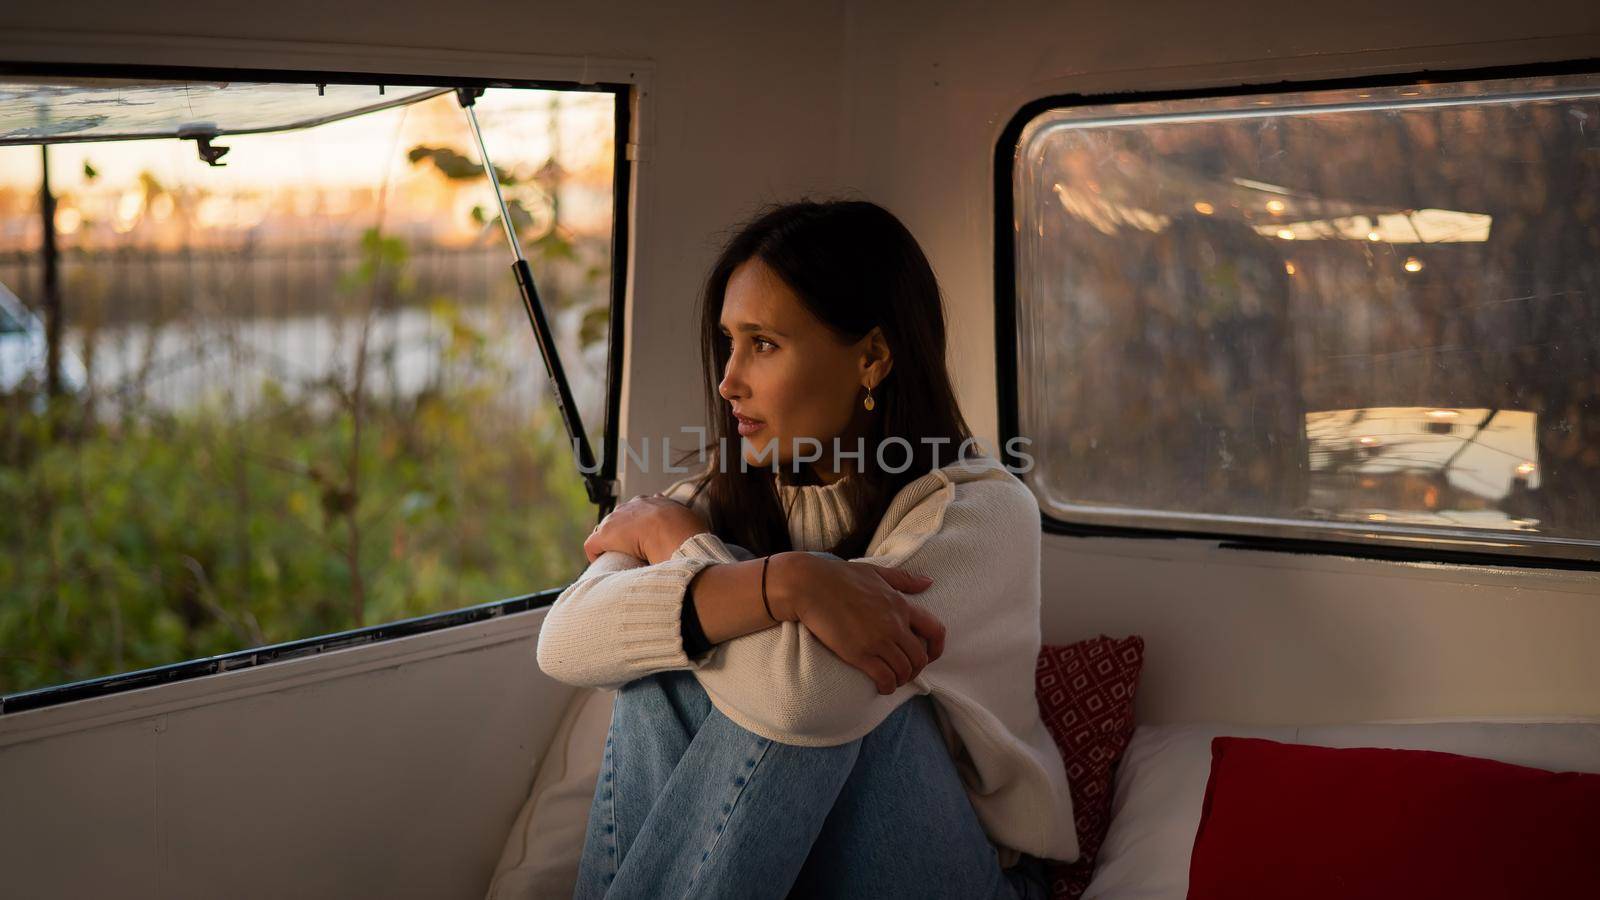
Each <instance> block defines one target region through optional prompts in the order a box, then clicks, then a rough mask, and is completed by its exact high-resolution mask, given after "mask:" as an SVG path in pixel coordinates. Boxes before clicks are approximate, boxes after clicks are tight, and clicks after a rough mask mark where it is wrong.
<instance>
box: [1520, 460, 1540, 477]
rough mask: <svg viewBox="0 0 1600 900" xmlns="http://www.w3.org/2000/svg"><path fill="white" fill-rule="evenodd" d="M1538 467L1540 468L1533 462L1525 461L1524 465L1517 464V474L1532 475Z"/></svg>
mask: <svg viewBox="0 0 1600 900" xmlns="http://www.w3.org/2000/svg"><path fill="white" fill-rule="evenodd" d="M1536 468H1538V467H1537V466H1535V465H1534V464H1533V463H1531V462H1525V463H1523V464H1522V465H1520V466H1517V474H1519V475H1532V474H1533V470H1534V469H1536Z"/></svg>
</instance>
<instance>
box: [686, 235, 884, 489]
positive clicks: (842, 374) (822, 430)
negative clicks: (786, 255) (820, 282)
mask: <svg viewBox="0 0 1600 900" xmlns="http://www.w3.org/2000/svg"><path fill="white" fill-rule="evenodd" d="M721 326H722V335H723V340H724V341H731V353H730V355H729V357H728V365H727V369H726V370H725V371H724V372H723V375H722V381H721V383H720V384H718V385H717V391H718V393H720V394H721V395H722V397H723V399H725V400H727V401H728V402H729V403H730V404H732V406H733V411H734V413H735V414H736V415H737V416H738V417H739V434H740V436H741V438H742V440H741V442H740V443H741V447H742V454H743V456H744V459H745V461H746V463H747V464H749V465H751V466H769V467H770V466H771V465H772V464H773V462H774V459H776V461H777V463H778V464H779V465H781V466H783V467H784V468H790V467H791V460H793V459H794V458H795V457H796V456H797V455H798V456H799V457H801V458H803V459H812V458H815V457H816V456H817V455H818V450H819V448H818V446H817V445H813V444H811V443H810V442H807V441H801V439H803V438H813V439H815V440H816V441H817V442H818V444H820V452H821V459H820V460H819V461H818V462H816V463H814V464H813V466H814V468H815V469H816V472H817V476H818V477H819V478H820V479H821V480H823V481H825V482H832V481H834V480H836V479H837V478H838V477H839V476H840V475H842V474H843V472H841V471H840V470H839V468H838V466H837V465H836V464H835V462H834V459H833V449H834V438H835V437H838V438H839V439H840V446H841V448H842V449H844V450H846V451H854V450H855V449H856V448H855V441H854V440H848V439H846V436H847V435H848V434H850V433H851V422H852V417H853V416H855V415H856V414H857V410H860V409H861V404H860V402H859V400H858V398H859V397H860V396H861V389H862V388H863V387H866V386H869V385H870V386H874V387H875V386H876V385H877V384H878V383H879V382H880V381H882V380H883V376H884V375H887V374H888V372H889V364H890V360H889V358H888V348H887V346H886V345H885V344H884V342H883V338H882V335H881V332H879V330H878V329H876V328H875V329H873V331H872V333H871V334H868V335H867V336H866V337H863V338H862V339H861V340H859V341H855V342H850V343H846V342H844V341H841V339H840V338H839V337H838V336H837V335H836V334H835V333H834V332H833V331H832V330H830V329H829V328H828V326H826V325H824V324H823V323H822V321H821V320H819V319H817V318H816V317H815V316H813V315H812V314H811V313H810V312H809V311H807V310H806V308H805V306H804V305H803V304H802V303H801V302H800V298H799V297H797V296H795V293H794V291H793V290H791V289H790V288H789V286H788V285H787V284H785V283H784V282H783V279H781V278H779V277H778V276H777V275H776V274H775V273H774V272H773V271H772V269H770V268H769V267H768V266H767V265H766V264H765V263H763V262H762V261H761V260H759V259H752V260H750V261H748V262H746V263H744V264H743V265H741V266H739V267H738V268H737V269H735V270H734V271H733V275H732V277H730V278H729V279H728V287H727V290H726V292H725V293H724V294H723V302H722V319H721ZM862 413H863V414H867V415H870V413H865V411H864V410H862ZM796 441H801V443H799V444H798V446H797V445H796ZM774 444H775V446H774ZM868 452H871V450H870V449H869V450H868Z"/></svg>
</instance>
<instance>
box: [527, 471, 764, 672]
mask: <svg viewBox="0 0 1600 900" xmlns="http://www.w3.org/2000/svg"><path fill="white" fill-rule="evenodd" d="M688 484H689V482H688V481H687V480H685V481H680V482H678V483H677V484H674V485H673V486H672V487H670V488H668V489H667V491H666V492H664V493H665V494H666V495H667V496H668V497H671V498H673V499H675V500H677V501H678V502H680V503H683V502H686V499H687V497H688ZM749 557H750V554H749V551H746V550H744V548H742V547H738V546H736V545H729V544H725V543H723V542H722V541H721V540H720V539H718V538H717V537H715V536H714V535H712V534H710V533H708V532H702V533H700V534H697V535H694V536H693V537H690V538H688V539H687V540H685V541H684V542H683V544H681V545H680V546H679V547H678V549H677V550H675V551H673V554H672V556H671V557H670V558H668V559H665V560H663V561H661V562H659V563H656V564H654V565H646V564H645V563H644V561H643V560H640V559H638V558H636V557H633V556H629V555H628V554H626V553H621V552H617V551H610V552H606V553H602V554H600V556H599V558H597V559H596V560H595V561H594V562H593V563H590V565H589V568H588V569H586V570H585V571H584V573H583V574H582V575H580V576H578V580H577V581H575V582H573V583H572V584H571V585H570V586H569V587H568V588H567V589H566V590H564V591H562V592H561V595H560V596H559V597H557V598H556V600H555V603H554V604H552V605H551V607H550V611H549V612H548V613H547V614H546V615H545V620H544V623H543V624H542V625H541V626H540V629H539V642H538V650H537V657H538V662H539V668H540V670H542V671H543V672H544V673H545V674H546V675H549V676H550V677H551V678H554V679H556V680H557V681H561V682H565V683H567V684H571V685H576V686H579V687H598V688H617V687H621V686H622V685H624V684H627V683H628V682H630V681H633V680H634V679H636V678H643V677H645V676H647V675H653V674H655V673H657V672H665V671H671V670H674V669H692V668H694V667H696V666H697V665H699V664H700V663H699V662H698V661H697V660H694V659H691V658H690V657H689V655H688V654H687V653H685V652H684V646H683V639H684V634H683V631H682V629H683V620H684V609H683V600H684V595H685V593H686V591H687V588H688V585H689V582H690V581H692V580H693V579H694V577H695V575H697V574H699V572H700V570H702V569H704V568H706V567H707V566H710V565H715V564H716V563H719V562H737V561H739V560H740V559H742V558H743V559H748V558H749Z"/></svg>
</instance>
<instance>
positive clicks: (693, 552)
mask: <svg viewBox="0 0 1600 900" xmlns="http://www.w3.org/2000/svg"><path fill="white" fill-rule="evenodd" d="M670 558H672V559H703V560H706V561H708V562H713V563H736V562H739V557H737V556H735V555H734V553H733V551H732V550H729V549H728V545H727V544H724V543H723V542H722V538H719V537H717V536H716V535H714V534H712V533H711V532H709V531H702V532H700V533H699V534H696V535H691V536H690V537H688V538H686V539H685V540H684V542H683V543H681V544H679V545H678V549H676V550H674V551H672V556H671V557H670Z"/></svg>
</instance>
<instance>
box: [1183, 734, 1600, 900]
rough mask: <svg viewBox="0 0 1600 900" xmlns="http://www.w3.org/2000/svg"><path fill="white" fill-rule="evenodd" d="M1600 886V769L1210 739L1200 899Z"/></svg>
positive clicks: (1305, 899) (1193, 890)
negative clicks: (1594, 772) (1568, 769)
mask: <svg viewBox="0 0 1600 900" xmlns="http://www.w3.org/2000/svg"><path fill="white" fill-rule="evenodd" d="M1210 897H1228V898H1233V900H1241V898H1242V900H1249V898H1255V897H1274V898H1277V897H1295V898H1299V900H1317V898H1323V897H1327V898H1340V900H1346V898H1350V897H1405V898H1407V900H1422V898H1433V897H1438V898H1446V897H1448V898H1450V900H1471V898H1481V897H1495V898H1514V897H1515V898H1522V897H1552V898H1554V897H1600V775H1583V774H1579V773H1576V772H1561V773H1556V772H1548V771H1545V770H1544V769H1532V768H1528V767H1526V766H1514V765H1510V764H1508V763H1502V762H1495V761H1494V760H1488V759H1478V758H1476V757H1472V756H1457V755H1456V754H1454V753H1438V752H1434V751H1431V750H1378V749H1372V748H1368V747H1361V748H1355V749H1347V750H1336V749H1332V748H1329V747H1310V746H1304V745H1300V744H1280V743H1277V742H1275V741H1265V740H1258V739H1254V738H1229V737H1219V738H1217V739H1215V740H1213V741H1212V742H1211V781H1210V783H1209V784H1207V785H1206V799H1205V805H1204V806H1203V807H1202V808H1201V813H1200V830H1199V832H1198V833H1197V834H1196V835H1195V841H1194V854H1193V856H1191V857H1190V860H1189V900H1201V898H1210Z"/></svg>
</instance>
